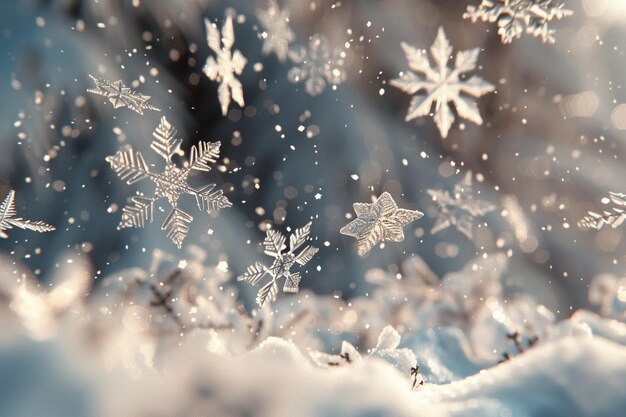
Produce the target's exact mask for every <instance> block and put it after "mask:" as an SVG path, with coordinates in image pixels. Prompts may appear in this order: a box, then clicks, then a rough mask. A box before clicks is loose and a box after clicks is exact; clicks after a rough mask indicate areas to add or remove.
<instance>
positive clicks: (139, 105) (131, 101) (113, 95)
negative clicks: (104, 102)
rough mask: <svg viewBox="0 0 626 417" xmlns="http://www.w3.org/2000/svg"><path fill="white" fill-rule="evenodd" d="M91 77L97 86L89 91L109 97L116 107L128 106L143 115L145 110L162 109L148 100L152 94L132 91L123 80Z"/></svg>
mask: <svg viewBox="0 0 626 417" xmlns="http://www.w3.org/2000/svg"><path fill="white" fill-rule="evenodd" d="M89 77H91V79H92V80H93V82H94V83H95V84H96V88H95V89H94V88H90V89H88V90H87V92H89V93H94V94H98V95H101V96H103V97H106V98H108V99H109V101H110V102H111V103H112V104H113V107H114V108H116V109H118V108H120V107H128V108H129V109H131V110H134V111H136V112H137V113H139V114H141V115H143V111H144V110H155V111H161V109H159V108H158V107H155V106H153V105H152V104H150V103H149V102H148V100H149V99H150V96H146V95H143V94H140V93H137V92H135V91H132V90H131V89H130V88H128V87H126V86H125V85H124V84H123V83H122V80H119V81H115V82H110V81H108V80H105V79H103V78H96V77H94V76H93V75H89Z"/></svg>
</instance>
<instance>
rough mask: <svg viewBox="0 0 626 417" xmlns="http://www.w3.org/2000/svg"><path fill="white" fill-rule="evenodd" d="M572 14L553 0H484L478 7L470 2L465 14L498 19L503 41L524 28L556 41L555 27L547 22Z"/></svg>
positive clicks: (473, 20)
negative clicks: (551, 26)
mask: <svg viewBox="0 0 626 417" xmlns="http://www.w3.org/2000/svg"><path fill="white" fill-rule="evenodd" d="M572 14H573V12H572V11H571V10H569V9H564V8H563V5H562V4H558V3H557V2H553V1H552V0H482V2H481V4H480V5H479V6H478V7H476V6H467V11H466V12H465V13H464V14H463V18H464V19H471V20H472V22H476V21H477V20H478V19H480V20H482V21H483V22H489V23H494V22H498V35H500V40H501V41H502V43H511V42H512V41H513V39H519V38H520V37H521V36H522V33H524V32H526V33H528V34H530V35H532V36H535V37H540V38H541V39H542V41H543V42H544V43H554V29H550V28H548V23H549V22H551V21H552V20H554V19H556V20H558V19H562V18H564V17H568V16H571V15H572Z"/></svg>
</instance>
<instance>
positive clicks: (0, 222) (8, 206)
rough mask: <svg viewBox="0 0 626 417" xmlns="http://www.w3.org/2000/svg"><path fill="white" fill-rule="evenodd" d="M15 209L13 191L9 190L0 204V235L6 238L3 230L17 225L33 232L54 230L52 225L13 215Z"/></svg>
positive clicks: (15, 212) (15, 213)
mask: <svg viewBox="0 0 626 417" xmlns="http://www.w3.org/2000/svg"><path fill="white" fill-rule="evenodd" d="M16 215H17V211H15V191H13V190H10V191H9V193H8V194H7V196H6V197H5V198H4V201H2V204H0V237H1V238H4V239H6V238H8V237H9V235H7V234H6V232H5V230H8V229H12V228H14V227H19V228H20V229H28V230H33V231H35V232H39V233H42V232H51V231H53V230H56V229H55V228H54V226H50V225H49V224H47V223H44V222H42V221H32V220H24V219H22V218H20V217H15V216H16Z"/></svg>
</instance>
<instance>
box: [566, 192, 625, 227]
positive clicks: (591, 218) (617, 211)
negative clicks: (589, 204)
mask: <svg viewBox="0 0 626 417" xmlns="http://www.w3.org/2000/svg"><path fill="white" fill-rule="evenodd" d="M608 200H609V202H611V203H613V204H614V205H613V206H612V207H611V208H609V209H608V210H604V211H603V212H602V213H601V214H600V213H596V212H593V211H590V212H588V213H587V215H586V216H585V217H583V218H582V219H581V220H580V221H579V222H578V226H579V227H580V228H581V229H596V230H601V229H602V228H603V227H604V226H605V225H608V226H611V227H612V228H616V227H619V226H621V225H622V223H624V220H625V219H626V213H625V212H624V211H625V210H626V208H625V206H626V194H622V193H614V192H609V199H608Z"/></svg>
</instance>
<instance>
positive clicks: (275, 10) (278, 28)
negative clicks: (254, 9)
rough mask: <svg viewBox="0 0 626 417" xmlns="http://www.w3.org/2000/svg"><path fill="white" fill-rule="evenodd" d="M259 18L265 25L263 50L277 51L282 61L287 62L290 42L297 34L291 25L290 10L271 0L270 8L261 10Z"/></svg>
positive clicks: (258, 14)
mask: <svg viewBox="0 0 626 417" xmlns="http://www.w3.org/2000/svg"><path fill="white" fill-rule="evenodd" d="M257 18H258V19H259V22H261V26H263V33H262V34H261V37H262V38H263V49H262V50H261V52H263V54H264V55H269V54H270V53H272V52H275V53H276V56H277V57H278V60H279V61H280V62H285V60H286V59H287V53H288V51H289V44H290V43H291V42H293V41H294V39H295V38H296V35H295V34H294V33H293V31H292V30H291V28H290V27H289V11H288V10H286V9H283V10H281V9H280V7H278V4H277V3H276V1H275V0H270V1H269V5H268V8H267V9H265V10H260V11H259V12H258V13H257Z"/></svg>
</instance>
